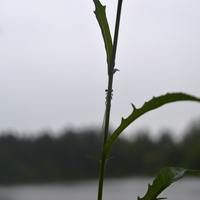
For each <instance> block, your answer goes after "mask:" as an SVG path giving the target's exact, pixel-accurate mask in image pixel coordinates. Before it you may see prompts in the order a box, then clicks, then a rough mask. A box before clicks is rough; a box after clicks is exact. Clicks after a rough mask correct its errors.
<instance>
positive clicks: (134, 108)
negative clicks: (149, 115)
mask: <svg viewBox="0 0 200 200" xmlns="http://www.w3.org/2000/svg"><path fill="white" fill-rule="evenodd" d="M131 106H132V107H133V111H134V110H136V107H135V105H134V104H133V103H131Z"/></svg>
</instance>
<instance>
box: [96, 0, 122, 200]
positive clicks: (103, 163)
mask: <svg viewBox="0 0 200 200" xmlns="http://www.w3.org/2000/svg"><path fill="white" fill-rule="evenodd" d="M121 7H122V0H119V1H118V8H117V16H116V23H115V33H114V40H113V49H112V56H111V61H110V66H108V87H107V94H106V95H107V96H106V110H105V124H104V127H103V128H104V130H103V131H104V138H103V146H102V157H101V165H100V174H99V188H98V200H102V194H103V182H104V174H105V167H106V161H107V155H106V154H104V152H103V147H104V145H105V144H106V142H107V139H108V132H109V121H110V109H111V100H112V91H113V90H112V85H113V75H114V66H115V57H116V50H117V42H118V33H119V24H120V16H121Z"/></svg>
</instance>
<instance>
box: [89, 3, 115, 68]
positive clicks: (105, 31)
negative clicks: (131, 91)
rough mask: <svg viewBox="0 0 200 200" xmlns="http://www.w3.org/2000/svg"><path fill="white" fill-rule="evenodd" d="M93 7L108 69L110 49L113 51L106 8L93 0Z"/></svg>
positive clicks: (110, 55)
mask: <svg viewBox="0 0 200 200" xmlns="http://www.w3.org/2000/svg"><path fill="white" fill-rule="evenodd" d="M93 2H94V5H95V11H94V13H95V15H96V18H97V21H98V23H99V26H100V29H101V33H102V36H103V40H104V45H105V49H106V55H107V63H108V67H109V66H110V61H111V57H112V49H113V44H112V37H111V34H110V28H109V24H108V20H107V17H106V11H105V10H106V6H103V5H102V4H101V3H100V1H99V0H93Z"/></svg>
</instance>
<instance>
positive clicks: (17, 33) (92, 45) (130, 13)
mask: <svg viewBox="0 0 200 200" xmlns="http://www.w3.org/2000/svg"><path fill="white" fill-rule="evenodd" d="M102 3H103V4H106V5H107V8H106V10H107V16H108V20H109V23H110V25H111V31H112V32H113V27H114V20H115V11H116V4H117V1H116V0H109V1H106V0H104V1H102ZM199 10H200V1H197V0H190V1H189V0H181V1H178V0H167V1H166V0H138V1H133V0H124V2H123V10H122V20H121V29H120V35H119V46H118V51H117V60H116V68H118V69H120V72H118V73H116V75H115V80H114V88H113V89H114V96H113V102H112V115H111V117H112V118H111V124H112V127H113V128H115V127H116V126H117V124H118V123H119V122H120V120H121V117H127V116H128V115H129V114H130V113H131V111H132V108H131V105H130V103H134V104H135V106H136V107H140V106H142V104H143V103H144V102H145V101H148V100H150V99H151V98H152V97H153V96H158V95H161V94H165V93H167V92H180V91H182V92H186V93H189V94H193V95H196V96H199V97H200V84H199V75H200V12H199ZM93 11H94V5H93V1H92V0H81V1H80V0H73V1H69V0H56V1H52V0H48V1H47V0H42V1H41V0H40V1H39V0H34V1H30V0H16V1H8V0H2V1H1V3H0V130H7V129H14V130H17V131H32V132H34V131H39V130H42V129H46V128H49V129H52V130H54V131H57V130H61V129H62V128H64V127H67V126H74V127H86V126H100V125H101V123H102V119H103V114H104V105H105V104H104V103H105V89H106V85H107V74H106V73H107V69H106V58H105V51H104V45H103V40H102V37H101V32H100V29H99V27H98V24H97V21H96V18H95V15H94V14H93ZM199 117H200V105H199V104H197V103H191V102H181V103H174V104H169V105H167V106H165V107H163V108H160V109H158V110H156V111H152V112H150V113H148V114H147V115H146V116H143V117H141V118H140V119H138V121H136V122H135V124H133V125H132V126H131V127H130V128H129V130H137V129H140V128H149V129H150V130H152V131H153V132H158V131H159V130H161V129H164V128H167V127H168V128H170V129H172V130H174V131H177V132H178V131H181V130H183V129H184V128H185V127H187V125H188V123H189V122H190V121H191V120H193V119H197V118H199Z"/></svg>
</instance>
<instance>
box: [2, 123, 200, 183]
mask: <svg viewBox="0 0 200 200" xmlns="http://www.w3.org/2000/svg"><path fill="white" fill-rule="evenodd" d="M0 135H1V136H0V184H10V183H27V182H28V183H29V182H30V183H33V182H34V183H36V182H49V181H52V182H55V181H70V180H75V179H89V178H97V177H98V170H99V161H98V159H91V156H95V157H97V158H100V149H101V140H102V134H101V131H99V130H95V129H94V130H82V131H73V130H66V131H64V132H63V134H62V135H60V136H59V137H53V136H51V135H50V134H48V133H44V134H42V135H40V136H37V137H35V138H33V137H18V136H16V135H15V134H14V133H12V132H4V133H0ZM149 135H150V134H149V133H148V131H143V132H140V133H137V134H136V137H134V138H132V139H130V138H129V139H125V138H122V137H120V138H118V140H117V142H116V143H115V145H114V147H113V149H112V151H111V153H110V158H109V160H108V162H107V170H106V176H107V177H119V176H121V177H122V176H150V175H155V174H156V173H157V172H158V171H159V170H160V169H161V168H163V167H167V166H176V167H178V166H180V167H186V168H189V169H200V153H199V152H200V123H194V124H193V125H192V126H191V127H190V128H189V129H188V130H187V132H186V133H185V134H184V135H183V137H182V140H180V141H179V142H176V141H175V140H174V139H173V137H172V134H171V133H170V132H168V131H166V132H164V133H162V134H161V136H160V138H159V139H157V140H153V139H151V138H150V136H149Z"/></svg>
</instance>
